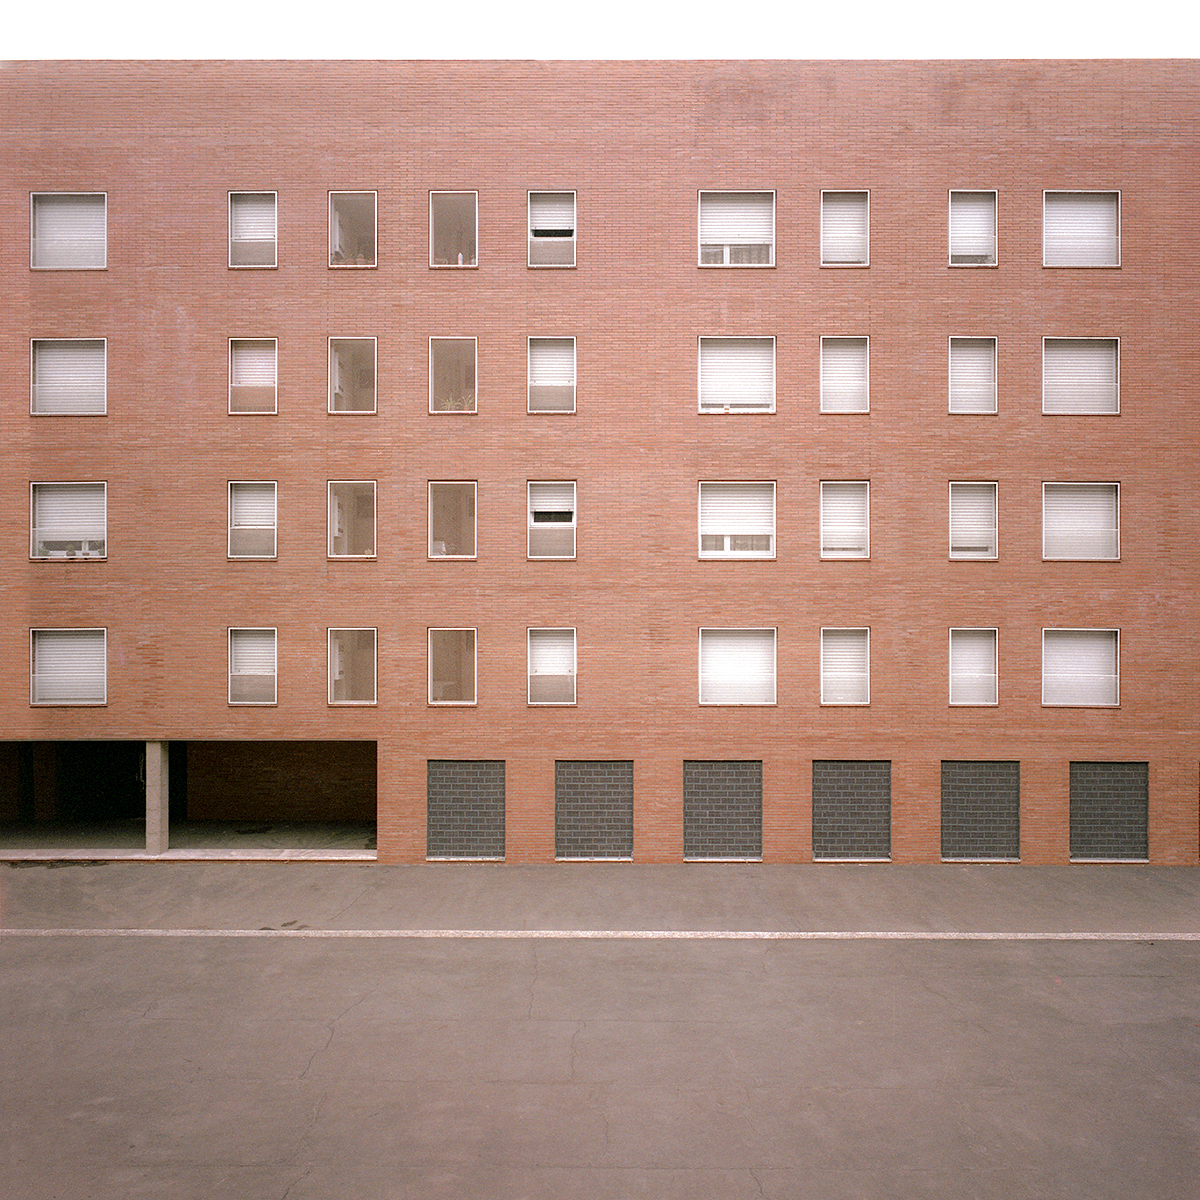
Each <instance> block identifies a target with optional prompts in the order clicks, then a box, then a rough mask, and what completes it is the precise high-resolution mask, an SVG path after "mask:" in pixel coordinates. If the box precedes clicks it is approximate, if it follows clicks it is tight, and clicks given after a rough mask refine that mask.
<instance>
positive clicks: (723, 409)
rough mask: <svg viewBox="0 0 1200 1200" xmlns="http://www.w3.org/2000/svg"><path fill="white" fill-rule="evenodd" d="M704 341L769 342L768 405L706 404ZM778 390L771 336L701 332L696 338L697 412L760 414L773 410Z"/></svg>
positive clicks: (738, 414) (774, 350)
mask: <svg viewBox="0 0 1200 1200" xmlns="http://www.w3.org/2000/svg"><path fill="white" fill-rule="evenodd" d="M705 342H769V343H770V344H771V401H770V404H769V405H759V406H755V407H750V406H748V405H739V406H737V407H735V406H734V405H732V404H724V405H721V406H720V407H718V406H717V405H715V404H708V405H706V404H705V402H704V387H703V364H704V343H705ZM778 391H779V376H778V370H777V368H776V344H775V338H774V337H773V336H769V337H764V336H759V335H750V336H748V337H743V336H737V335H713V334H702V335H701V336H700V337H698V338H697V339H696V409H697V411H698V412H701V413H705V414H708V415H718V416H721V415H723V416H731V415H732V416H761V415H763V414H765V413H773V412H774V411H775V407H776V402H777V399H778Z"/></svg>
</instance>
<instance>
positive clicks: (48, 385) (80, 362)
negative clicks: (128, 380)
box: [29, 338, 108, 417]
mask: <svg viewBox="0 0 1200 1200" xmlns="http://www.w3.org/2000/svg"><path fill="white" fill-rule="evenodd" d="M31 353H32V365H31V369H30V389H29V411H30V412H31V413H32V414H33V415H34V416H47V417H102V416H104V414H105V413H106V412H107V411H108V343H107V342H106V341H105V340H104V338H56V339H35V340H34V341H33V342H32V343H31Z"/></svg>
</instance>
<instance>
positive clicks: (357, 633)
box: [329, 629, 375, 704]
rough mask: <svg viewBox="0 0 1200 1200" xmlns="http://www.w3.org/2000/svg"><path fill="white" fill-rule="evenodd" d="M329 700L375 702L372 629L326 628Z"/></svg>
mask: <svg viewBox="0 0 1200 1200" xmlns="http://www.w3.org/2000/svg"><path fill="white" fill-rule="evenodd" d="M329 703H330V704H374V703H375V630H374V629H331V630H330V631H329Z"/></svg>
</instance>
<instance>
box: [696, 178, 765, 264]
mask: <svg viewBox="0 0 1200 1200" xmlns="http://www.w3.org/2000/svg"><path fill="white" fill-rule="evenodd" d="M699 230H700V266H702V267H773V266H774V265H775V193H774V192H701V193H700V220H699Z"/></svg>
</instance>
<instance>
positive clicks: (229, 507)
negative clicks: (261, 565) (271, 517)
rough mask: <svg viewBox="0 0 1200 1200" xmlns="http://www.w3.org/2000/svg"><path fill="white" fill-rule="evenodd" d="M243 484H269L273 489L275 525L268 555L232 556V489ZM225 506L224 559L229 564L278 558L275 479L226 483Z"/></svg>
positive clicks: (231, 480) (247, 527)
mask: <svg viewBox="0 0 1200 1200" xmlns="http://www.w3.org/2000/svg"><path fill="white" fill-rule="evenodd" d="M243 483H258V484H263V483H269V484H270V485H271V486H272V487H273V488H274V489H275V524H274V526H273V527H272V532H273V533H274V550H273V552H272V553H270V554H234V553H233V531H234V528H235V526H234V524H233V489H234V488H235V487H236V486H238V485H239V484H243ZM225 495H226V504H227V510H226V511H227V517H228V520H227V525H228V528H227V530H226V539H225V557H226V558H227V559H228V560H229V561H231V562H241V561H243V560H248V561H251V562H274V561H275V560H276V559H278V558H279V480H277V479H230V480H228V481H227V482H226V488H225ZM236 528H239V529H265V528H266V526H265V525H239V526H236Z"/></svg>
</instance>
